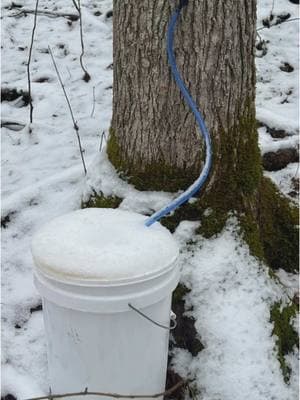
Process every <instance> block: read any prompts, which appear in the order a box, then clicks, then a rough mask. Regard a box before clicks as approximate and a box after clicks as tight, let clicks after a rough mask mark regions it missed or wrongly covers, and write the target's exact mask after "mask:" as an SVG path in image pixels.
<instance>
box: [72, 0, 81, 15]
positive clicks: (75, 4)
mask: <svg viewBox="0 0 300 400" xmlns="http://www.w3.org/2000/svg"><path fill="white" fill-rule="evenodd" d="M72 3H73V5H74V7H75V8H76V10H77V11H78V13H80V8H79V6H78V4H77V3H76V0H72Z"/></svg>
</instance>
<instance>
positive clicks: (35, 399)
mask: <svg viewBox="0 0 300 400" xmlns="http://www.w3.org/2000/svg"><path fill="white" fill-rule="evenodd" d="M185 384H186V382H185V381H183V380H181V381H179V382H178V383H176V385H174V386H172V387H171V388H170V389H168V390H166V391H165V392H162V393H155V394H135V395H131V394H119V393H104V392H89V391H88V390H87V388H86V389H85V390H84V391H83V392H74V393H64V394H52V393H51V394H50V395H48V396H41V397H33V398H30V399H26V400H45V399H59V398H62V397H74V396H106V397H112V398H114V399H140V398H143V399H156V398H158V397H161V396H169V395H170V394H172V393H174V392H176V390H178V389H179V388H181V387H182V386H184V385H185Z"/></svg>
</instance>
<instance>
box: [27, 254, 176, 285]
mask: <svg viewBox="0 0 300 400" xmlns="http://www.w3.org/2000/svg"><path fill="white" fill-rule="evenodd" d="M178 258H179V252H178V253H177V254H176V255H175V256H174V257H173V258H172V259H171V261H170V262H168V264H167V265H165V266H164V267H161V268H159V269H157V270H156V271H151V272H149V273H145V274H141V275H136V276H133V277H126V278H121V279H119V278H118V279H99V278H98V277H97V278H95V279H93V278H83V277H80V276H76V275H75V276H74V275H71V274H65V273H64V274H59V273H57V271H53V273H51V268H50V269H48V268H43V267H41V265H40V264H39V265H37V263H35V265H34V268H33V269H34V272H35V273H36V274H37V275H39V274H41V275H42V276H43V277H44V278H46V279H49V280H51V281H52V282H57V283H58V284H64V285H68V286H79V287H80V286H81V287H118V286H131V285H134V284H138V283H143V282H147V281H151V280H153V279H156V278H159V277H161V276H163V275H165V274H168V273H169V272H171V271H172V270H173V269H174V268H176V266H177V265H178Z"/></svg>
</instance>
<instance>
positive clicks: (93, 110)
mask: <svg viewBox="0 0 300 400" xmlns="http://www.w3.org/2000/svg"><path fill="white" fill-rule="evenodd" d="M95 106H96V96H95V86H93V108H92V112H91V118H93V116H94V112H95Z"/></svg>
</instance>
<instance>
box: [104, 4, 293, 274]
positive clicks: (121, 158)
mask: <svg viewBox="0 0 300 400" xmlns="http://www.w3.org/2000/svg"><path fill="white" fill-rule="evenodd" d="M175 7H176V2H175V1H166V0H139V1H138V2H136V1H130V0H124V1H119V0H114V48H113V52H114V55H113V56H114V85H113V118H112V126H111V130H110V138H109V142H108V146H107V152H108V156H109V158H110V160H111V162H112V163H113V164H114V166H115V167H116V168H117V170H118V171H119V172H120V173H122V176H124V177H126V179H128V181H130V182H131V183H133V184H134V185H135V186H136V187H137V188H138V189H141V190H166V191H176V190H178V189H183V188H186V187H187V186H188V185H189V184H190V183H191V182H192V181H193V180H194V179H195V178H196V177H197V176H198V175H199V171H200V169H201V166H202V165H203V157H204V149H203V143H202V140H201V139H200V135H199V131H198V128H197V126H196V122H195V119H194V116H193V114H192V113H191V112H190V110H189V109H188V107H187V106H186V105H185V103H184V100H183V98H182V96H181V94H180V92H179V89H178V88H177V86H176V85H175V83H174V81H173V79H172V77H171V73H170V69H169V67H168V64H167V57H166V40H165V39H166V29H167V24H168V20H169V17H170V15H171V12H172V11H174V8H175ZM255 27H256V0H247V1H246V0H245V1H236V0H228V1H226V2H225V1H221V0H214V1H211V0H190V1H189V3H188V6H187V7H185V8H184V9H183V11H182V13H181V17H180V22H179V24H178V27H177V29H176V37H175V50H176V59H177V62H178V66H179V70H180V72H181V73H182V76H183V78H184V81H185V83H186V85H187V87H188V88H189V90H190V92H191V94H192V96H193V98H194V99H195V101H196V103H197V104H198V105H199V108H200V109H201V111H202V113H203V115H204V117H205V120H206V124H207V126H208V128H209V130H210V132H211V135H212V138H213V146H214V167H213V172H212V173H211V176H210V180H209V183H208V184H207V185H206V187H205V189H204V190H203V191H202V193H201V196H200V197H199V200H198V202H197V203H194V204H193V205H186V206H185V207H183V208H181V209H180V210H178V212H177V213H176V214H175V216H173V217H170V218H168V219H166V221H165V223H166V224H167V225H168V226H169V227H170V228H172V227H174V226H176V224H177V223H178V221H179V220H180V218H186V219H188V218H193V219H201V222H202V224H201V232H202V234H204V235H206V236H210V235H212V234H215V233H217V232H219V231H220V230H221V229H222V228H223V226H224V224H225V222H226V220H227V218H228V215H229V213H230V212H235V213H236V214H237V215H238V217H239V219H240V223H241V227H242V233H243V235H244V238H245V239H246V241H247V242H248V244H249V246H250V249H251V251H252V252H253V254H255V255H256V256H259V257H261V258H263V259H264V260H266V261H267V262H269V265H270V266H271V267H273V268H279V267H282V268H285V269H287V270H289V271H291V270H294V269H295V268H297V266H298V262H297V255H298V246H297V231H296V228H295V223H296V219H297V217H296V214H297V213H296V212H295V210H294V209H293V208H292V207H291V206H290V205H289V203H288V201H287V199H285V198H283V197H282V196H280V195H279V193H278V192H277V191H276V189H275V187H274V186H273V185H272V184H271V182H270V181H268V180H266V179H265V178H264V177H263V173H262V167H261V157H260V152H259V148H258V140H257V130H256V120H255V63H254V46H255V36H256V30H255ZM207 208H209V209H210V212H205V213H204V211H205V210H207Z"/></svg>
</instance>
